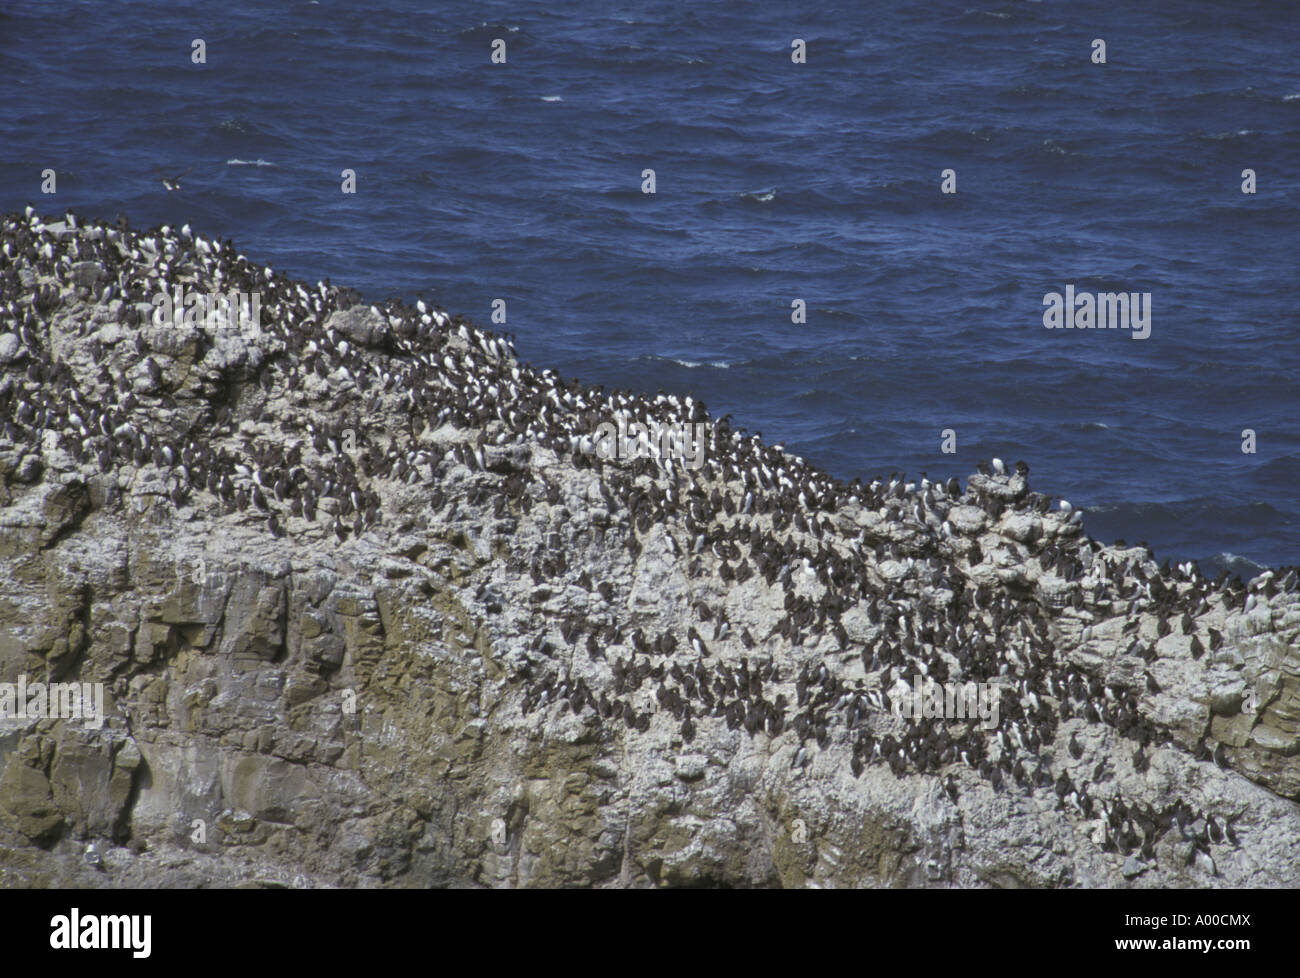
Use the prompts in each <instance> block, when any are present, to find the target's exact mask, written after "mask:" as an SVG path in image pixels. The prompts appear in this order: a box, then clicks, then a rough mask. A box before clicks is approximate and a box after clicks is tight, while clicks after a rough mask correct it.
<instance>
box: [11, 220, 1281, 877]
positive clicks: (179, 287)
mask: <svg viewBox="0 0 1300 978" xmlns="http://www.w3.org/2000/svg"><path fill="white" fill-rule="evenodd" d="M2 239H3V247H2V248H0V297H2V299H3V303H2V304H3V309H2V310H0V425H3V431H0V683H7V684H14V685H15V686H16V684H18V683H19V682H20V681H21V682H23V683H25V684H26V686H27V693H28V695H29V696H30V695H31V693H30V690H31V687H32V685H33V684H49V683H64V684H68V683H74V682H75V683H77V684H88V685H85V686H82V687H80V688H82V689H84V690H86V694H87V695H86V698H85V701H84V704H83V705H84V706H86V707H87V709H86V711H83V715H81V716H71V717H70V716H66V715H64V716H53V715H50V714H53V713H55V712H56V710H55V709H54V708H53V704H52V703H45V704H43V705H39V704H38V703H37V702H28V703H27V704H26V705H24V703H23V701H22V697H15V698H13V699H12V700H11V701H10V704H9V708H8V709H3V710H0V712H4V713H5V714H6V715H5V716H4V718H0V885H4V886H23V885H26V886H48V885H71V886H87V887H92V886H93V887H112V886H197V885H220V886H230V885H267V886H295V887H296V886H403V887H428V886H449V885H480V886H499V887H506V886H654V885H672V886H700V885H715V886H1136V887H1155V886H1295V885H1297V884H1300V808H1298V807H1297V801H1298V800H1300V757H1298V756H1297V752H1298V751H1300V598H1298V597H1297V593H1296V574H1295V571H1294V570H1287V569H1278V570H1277V571H1274V572H1269V573H1267V574H1264V575H1261V576H1260V577H1259V578H1256V579H1255V580H1253V581H1249V582H1241V581H1238V580H1228V579H1226V578H1223V577H1220V578H1219V579H1216V580H1207V579H1206V578H1204V577H1203V576H1202V575H1201V574H1200V573H1199V571H1198V569H1197V568H1195V567H1194V566H1184V567H1168V566H1165V567H1163V568H1162V567H1160V566H1158V564H1157V562H1156V560H1155V559H1154V558H1153V557H1152V555H1151V554H1150V553H1149V552H1148V551H1147V550H1146V549H1145V548H1143V547H1140V546H1139V547H1129V546H1124V545H1121V544H1116V545H1111V546H1103V545H1101V544H1099V543H1097V542H1095V541H1092V540H1090V539H1089V538H1088V537H1087V535H1086V534H1085V533H1084V531H1083V528H1082V525H1081V522H1080V519H1079V515H1078V513H1076V512H1071V511H1070V510H1069V508H1068V504H1058V503H1057V501H1056V500H1054V499H1053V498H1051V497H1048V496H1045V495H1042V494H1040V493H1038V492H1035V491H1034V490H1033V489H1031V488H1030V486H1029V479H1028V473H1027V466H1024V465H1023V464H1022V465H1020V466H1018V467H1016V468H1014V469H1012V468H1011V467H1008V466H1006V465H1003V464H1002V463H1000V462H997V463H994V465H993V467H992V468H988V469H987V470H986V471H985V472H981V473H980V474H976V475H972V476H971V477H970V479H969V480H968V482H967V484H966V485H965V486H962V485H961V484H960V482H959V481H958V480H955V479H953V480H949V481H948V482H946V483H935V484H930V483H929V482H928V480H918V481H917V482H916V483H915V484H914V483H911V482H909V481H907V480H906V478H904V477H893V478H889V477H882V478H881V479H880V480H879V481H875V482H862V481H860V480H854V481H853V482H843V481H841V480H838V479H835V478H832V477H831V476H830V475H827V474H825V473H822V472H819V471H818V470H816V469H815V468H814V467H812V466H810V465H807V464H806V463H805V462H803V460H801V459H799V458H797V457H795V456H793V455H790V454H788V453H785V452H784V451H782V450H781V449H780V448H779V447H777V446H771V445H765V444H763V443H762V442H761V441H760V440H758V439H756V438H751V437H748V436H747V435H746V434H745V433H744V432H743V431H740V430H737V429H734V428H732V427H731V425H730V423H729V422H728V421H727V420H715V419H713V418H712V417H711V416H710V415H709V414H708V412H707V411H706V410H705V408H704V406H703V405H702V404H700V403H698V402H696V401H694V400H692V399H690V398H679V397H668V396H664V395H659V396H657V397H649V396H641V395H636V394H632V393H628V392H621V391H604V390H601V389H599V388H588V387H584V386H582V385H581V384H579V383H578V382H577V381H572V382H569V381H565V380H564V379H562V378H559V377H557V376H556V375H555V374H553V373H552V372H550V371H541V370H536V369H534V368H532V367H529V366H527V365H526V364H523V363H522V362H520V361H519V360H518V358H517V357H516V355H515V353H514V349H513V346H512V345H511V343H510V342H509V340H508V339H507V338H506V337H502V336H494V335H491V334H489V333H486V332H484V331H481V330H479V329H476V328H474V327H473V326H471V325H469V324H468V323H465V322H464V321H463V320H461V319H459V317H449V316H448V315H447V314H446V313H444V312H442V311H441V310H439V309H435V308H429V307H426V306H424V304H423V303H421V304H420V305H418V306H417V307H415V308H411V307H407V306H403V305H401V304H400V303H395V302H385V303H383V304H377V305H370V304H369V303H367V302H364V301H362V300H361V299H360V297H359V296H357V295H356V294H355V293H352V292H350V291H348V290H346V289H340V288H338V287H335V286H333V285H331V284H329V283H328V282H326V283H318V284H317V285H310V284H307V283H302V282H296V281H293V280H291V279H289V278H288V277H286V276H284V275H283V274H280V273H276V272H274V271H273V270H271V269H268V268H265V267H263V266H261V265H259V264H255V263H253V262H251V261H249V260H247V259H246V258H245V256H243V255H241V254H240V253H238V252H237V251H236V249H235V248H234V246H233V245H232V244H231V243H230V242H222V241H217V240H209V239H204V238H203V237H201V236H200V235H197V234H195V233H194V232H192V231H191V230H190V229H189V228H188V227H185V228H181V229H173V228H154V229H150V230H148V231H143V232H136V231H134V230H132V229H131V228H129V227H128V226H127V225H126V224H125V222H119V223H118V224H116V225H110V224H100V223H94V222H89V221H86V220H84V219H78V218H77V217H76V216H74V215H65V216H63V217H60V218H58V219H50V218H42V217H40V216H39V215H36V214H34V213H27V214H14V215H9V216H8V217H6V218H4V222H3V234H2ZM232 292H238V293H241V294H242V297H241V296H236V297H235V298H234V301H233V302H228V301H226V300H225V299H222V300H220V301H217V300H212V301H208V302H207V304H206V306H205V305H204V302H203V301H202V300H196V301H195V303H194V305H191V304H190V300H189V299H188V296H189V295H192V294H197V295H200V296H214V295H216V294H222V295H226V296H228V295H229V294H230V293H232ZM160 295H166V296H167V297H168V299H167V300H166V301H159V296H160ZM172 305H175V307H176V308H175V309H172V308H170V307H171V306H172ZM241 306H242V308H241ZM194 308H198V309H200V310H201V311H202V310H206V311H207V312H209V313H212V316H211V318H207V317H206V316H203V315H199V316H198V318H197V319H196V318H195V317H193V316H192V317H191V318H190V320H189V321H188V322H186V321H185V317H184V314H183V313H182V312H181V310H182V309H185V310H189V309H194ZM240 311H242V312H243V313H244V317H243V318H242V319H241V318H240V316H239V315H238V312H240ZM173 312H174V313H175V314H176V315H175V320H173V318H172V313H173ZM634 422H639V423H642V424H643V425H644V426H645V427H646V428H647V429H648V430H651V431H661V430H667V429H672V430H674V431H676V432H677V433H678V434H680V435H683V436H685V437H686V439H687V440H686V441H683V440H681V439H679V440H678V441H676V442H674V441H671V440H666V441H664V442H661V443H656V444H653V445H650V444H644V443H643V444H642V445H641V451H640V452H639V453H638V451H637V445H636V442H635V441H620V440H619V439H614V440H613V441H610V440H609V439H608V438H607V437H605V435H604V434H602V432H606V433H607V432H608V430H609V428H602V425H606V426H611V425H612V426H613V427H614V428H615V429H617V430H620V431H622V430H627V428H628V426H629V424H631V423H634ZM696 426H699V427H698V428H697V427H696ZM633 430H635V429H633ZM693 431H699V432H701V433H702V434H703V442H702V443H701V444H700V445H699V446H698V447H700V448H701V449H702V452H701V454H700V455H699V457H698V458H696V459H694V460H693V461H688V459H687V458H685V457H684V453H681V452H676V453H675V452H674V451H673V450H672V448H673V446H676V447H678V448H680V447H682V445H684V444H687V443H688V440H689V436H690V433H691V432H693ZM611 446H613V448H614V451H613V452H612V453H611V451H610V450H609V449H610V447H611ZM629 448H631V449H632V450H631V451H628V449H629ZM661 449H666V450H661ZM647 452H648V453H649V454H648V455H647V454H646V453H647ZM638 454H640V455H641V456H642V457H632V456H635V455H638ZM675 454H676V455H677V457H673V456H674V455H675ZM620 455H622V456H623V457H619V456H620ZM696 463H698V464H696ZM956 683H975V684H978V687H979V689H980V691H981V694H984V693H987V692H989V691H993V692H994V693H995V694H996V695H997V699H996V700H995V702H996V704H997V706H998V709H997V711H996V713H997V715H996V716H988V715H987V714H986V715H985V716H977V717H975V718H970V717H967V718H953V717H942V716H939V717H936V716H925V715H922V716H920V717H916V718H907V717H906V716H902V715H900V710H899V707H900V704H902V703H906V702H907V701H908V696H907V692H908V691H909V690H928V689H933V688H935V687H936V686H937V687H938V688H940V689H942V688H944V687H945V685H946V686H948V687H951V686H952V685H953V684H956ZM92 689H94V690H99V691H100V692H101V693H102V697H103V716H102V718H99V719H100V721H101V722H96V718H94V717H88V716H86V715H84V713H85V712H93V711H89V707H88V704H89V703H90V702H92V698H91V695H90V691H91V690H92ZM35 699H36V700H39V699H40V697H35ZM5 703H6V701H5V699H4V691H3V689H0V707H3V706H4V704H5ZM65 712H66V711H65ZM43 714H44V715H43ZM990 721H993V722H990Z"/></svg>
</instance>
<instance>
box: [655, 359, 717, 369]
mask: <svg viewBox="0 0 1300 978" xmlns="http://www.w3.org/2000/svg"><path fill="white" fill-rule="evenodd" d="M647 359H649V360H660V361H662V362H664V363H675V364H677V366H679V367H685V368H686V369H687V370H694V369H696V368H697V367H714V368H716V369H718V370H730V369H731V364H729V363H726V362H725V361H723V360H678V359H677V358H676V357H647Z"/></svg>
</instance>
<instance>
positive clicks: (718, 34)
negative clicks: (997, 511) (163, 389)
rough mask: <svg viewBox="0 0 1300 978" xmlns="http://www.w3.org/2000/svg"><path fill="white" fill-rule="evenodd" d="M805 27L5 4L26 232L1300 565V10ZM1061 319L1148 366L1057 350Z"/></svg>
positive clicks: (1018, 14)
mask: <svg viewBox="0 0 1300 978" xmlns="http://www.w3.org/2000/svg"><path fill="white" fill-rule="evenodd" d="M530 6H532V7H533V9H528V8H529V7H530ZM811 6H812V5H793V4H782V3H714V4H693V5H688V4H666V3H643V4H633V3H626V4H617V3H598V2H590V0H588V2H576V3H571V4H560V5H557V7H556V8H555V9H547V8H545V7H538V6H536V5H524V4H506V3H498V2H488V3H476V4H441V3H435V4H416V3H411V2H402V0H378V2H373V3H368V4H345V3H333V2H319V3H318V2H306V0H292V2H288V3H284V4H278V5H255V4H247V3H222V4H203V5H178V4H173V3H155V2H139V3H136V2H133V3H123V4H102V3H62V4H57V5H56V4H48V3H23V2H18V3H10V4H7V5H6V7H5V8H4V9H3V10H0V71H2V72H3V75H4V77H5V78H6V82H5V87H4V94H5V96H6V97H5V98H4V99H2V100H0V133H3V141H2V144H0V145H2V146H3V148H2V149H0V209H3V210H6V211H8V210H16V209H20V208H21V207H23V206H25V205H26V204H28V203H30V204H33V205H34V206H36V207H37V208H38V209H39V210H41V211H42V212H43V213H48V214H60V213H62V211H63V210H65V209H72V210H76V211H78V212H80V213H84V214H86V215H88V216H94V217H107V218H112V217H114V216H115V215H117V214H118V213H122V214H125V215H127V216H128V217H129V218H130V220H131V221H132V222H133V223H134V224H136V225H138V226H147V225H156V224H163V223H170V224H172V225H177V224H180V223H185V222H188V223H189V224H191V225H192V226H193V227H194V229H195V231H196V232H197V233H200V234H203V235H206V236H209V237H213V236H216V237H223V238H227V237H228V238H233V239H234V240H235V242H236V244H237V245H238V246H239V248H240V249H241V251H243V252H244V253H245V254H247V255H248V256H250V257H251V258H254V259H256V260H260V261H264V262H266V263H268V264H270V265H273V266H274V267H275V268H276V269H279V270H283V271H285V272H288V273H289V274H291V275H293V276H301V277H304V278H308V279H310V280H312V281H316V280H318V279H323V278H326V277H329V278H330V279H331V281H332V282H334V283H335V284H339V285H349V286H353V287H355V288H357V289H359V290H360V291H361V292H362V294H363V295H364V296H366V297H367V298H369V299H372V300H380V299H383V298H385V297H387V296H400V297H404V298H407V299H411V300H414V299H415V298H416V297H417V296H420V295H422V296H423V297H424V298H425V299H426V300H429V301H431V302H436V303H438V304H440V305H442V306H443V307H445V308H446V309H448V310H449V311H452V312H460V313H463V314H465V315H466V316H468V317H469V318H471V319H473V320H474V321H476V322H478V323H481V324H483V325H486V326H489V327H492V328H496V329H499V330H504V331H506V332H509V333H512V334H513V335H514V337H515V341H516V346H517V348H518V351H519V353H520V355H521V356H522V357H523V358H525V359H527V360H529V361H531V362H532V363H534V364H535V365H538V366H551V367H554V368H556V369H557V370H559V371H560V372H561V373H562V374H563V375H565V376H566V377H570V376H577V377H580V378H581V379H582V380H583V381H584V382H587V383H592V384H595V383H601V384H604V385H605V386H606V387H607V388H615V387H617V388H632V389H636V390H642V391H648V392H654V391H656V390H660V389H662V390H664V391H666V392H678V393H686V392H690V393H693V394H694V395H695V396H696V397H698V398H700V399H702V400H703V401H704V402H705V403H706V404H707V405H708V407H709V409H710V410H711V411H712V412H713V413H714V415H715V416H719V417H720V416H723V415H731V418H732V421H733V423H734V424H736V425H738V426H743V427H745V428H747V429H748V430H749V431H751V432H755V431H761V432H762V434H763V437H764V438H765V439H766V440H768V441H770V442H779V443H781V444H783V445H784V446H785V448H786V449H787V450H788V451H792V452H795V453H797V454H800V455H802V456H803V457H805V458H806V459H808V460H809V461H811V462H814V463H816V464H818V465H820V466H822V467H823V468H825V469H827V470H828V471H830V472H831V473H833V474H834V475H837V476H839V477H842V478H845V479H850V478H852V477H853V476H857V475H861V476H864V477H874V476H885V477H888V475H889V474H890V473H891V472H906V473H907V475H908V476H909V478H913V477H915V478H919V477H920V475H921V474H922V473H925V474H927V475H928V476H929V477H930V478H931V479H936V478H947V477H948V476H950V475H957V476H959V477H961V478H962V479H963V480H964V479H965V477H966V476H967V475H968V474H969V473H971V472H972V471H974V470H975V467H976V463H977V462H978V461H979V460H981V459H987V458H989V457H991V456H994V455H996V456H1000V457H1001V458H1003V459H1005V460H1006V461H1007V462H1008V464H1011V463H1013V462H1015V461H1017V460H1020V459H1023V460H1024V461H1026V462H1027V463H1028V464H1029V466H1030V469H1031V474H1030V482H1031V484H1032V485H1033V487H1034V488H1035V489H1038V490H1039V491H1043V492H1048V493H1051V494H1053V495H1059V496H1064V497H1066V498H1068V499H1069V500H1070V502H1072V503H1073V504H1074V505H1075V506H1077V507H1082V508H1083V509H1085V510H1086V516H1085V525H1086V526H1087V529H1088V531H1089V532H1090V533H1091V534H1092V535H1093V536H1095V537H1098V538H1099V539H1102V540H1104V541H1113V540H1115V539H1118V538H1123V539H1125V540H1127V541H1128V542H1130V543H1132V542H1136V541H1139V540H1142V541H1146V542H1148V543H1149V544H1150V545H1151V546H1152V547H1153V548H1154V549H1155V551H1156V555H1157V558H1158V559H1161V560H1163V559H1164V558H1165V557H1170V558H1174V559H1176V560H1185V559H1192V558H1195V559H1198V560H1200V561H1201V564H1202V568H1203V569H1205V570H1210V571H1213V570H1217V569H1218V568H1220V567H1227V568H1228V569H1230V570H1232V571H1233V572H1235V573H1241V574H1242V575H1243V576H1246V575H1248V574H1251V573H1254V572H1255V571H1256V570H1257V569H1258V568H1259V567H1261V566H1264V565H1270V566H1271V565H1280V564H1291V563H1297V562H1300V520H1298V519H1297V517H1296V515H1295V506H1296V502H1297V495H1298V494H1297V492H1296V489H1295V487H1296V486H1297V484H1300V410H1297V408H1300V385H1298V383H1297V381H1298V380H1300V375H1298V372H1297V371H1298V368H1297V364H1298V363H1300V320H1298V319H1297V311H1296V310H1297V304H1296V302H1295V299H1294V297H1293V296H1292V295H1291V290H1292V288H1294V287H1295V279H1296V271H1297V267H1298V265H1300V263H1298V262H1297V254H1298V253H1300V249H1298V248H1297V244H1298V241H1300V58H1297V56H1296V55H1297V52H1300V6H1298V5H1296V4H1294V3H1292V2H1276V3H1263V2H1261V3H1205V2H1179V3H1159V4H1114V3H1098V2H1069V3H1063V2H1062V3H1057V2H1042V3H1033V2H1027V3H1019V2H1017V3H979V2H974V0H966V2H961V3H946V2H939V3H927V4H874V3H873V4H866V3H862V4H846V3H836V2H831V3H826V4H820V5H817V9H816V10H813V9H810V8H811ZM195 39H200V40H201V41H202V42H203V47H204V54H205V63H201V64H196V63H194V61H193V58H192V54H193V50H194V41H195ZM1097 39H1100V40H1102V41H1104V43H1105V63H1097V62H1096V60H1095V58H1096V52H1097V48H1096V46H1095V44H1094V41H1095V40H1097ZM797 41H802V42H803V45H802V48H803V53H804V55H805V57H804V59H803V63H797V60H796V58H794V57H792V55H794V54H796V53H797V50H798V48H799V45H798V44H797V43H796V42H797ZM498 42H500V43H498ZM494 50H496V51H497V52H498V55H497V57H498V61H499V60H500V59H501V57H502V55H503V56H504V61H503V63H494V62H493V52H494ZM46 169H52V170H54V171H55V174H56V180H57V193H55V194H53V195H47V194H43V193H42V192H41V191H42V186H41V184H42V171H44V170H46ZM344 170H351V171H353V172H354V173H355V187H356V193H354V194H345V193H343V192H342V185H343V182H344V181H343V171H344ZM648 170H652V171H653V179H654V191H655V192H654V193H653V194H651V193H646V192H644V189H645V188H646V186H647V179H648V177H647V173H646V171H648ZM1245 170H1251V171H1253V180H1254V183H1255V186H1254V190H1255V192H1254V193H1244V192H1243V183H1244V182H1246V180H1247V178H1246V177H1244V176H1243V171H1245ZM945 171H952V172H951V174H950V175H949V177H948V183H949V189H952V186H953V184H954V183H955V190H956V192H955V193H944V192H943V186H942V184H943V182H944V174H945ZM164 177H166V178H168V179H171V178H179V183H180V187H179V189H177V190H174V191H169V190H167V189H166V188H165V187H164V185H163V182H162V181H163V178H164ZM1067 286H1072V287H1073V289H1074V290H1075V291H1077V292H1079V293H1082V292H1089V293H1103V292H1124V293H1139V294H1141V293H1149V294H1150V309H1151V320H1150V335H1149V336H1147V337H1146V338H1145V339H1135V335H1136V334H1135V332H1134V331H1132V330H1126V329H1122V328H1120V329H1092V330H1084V329H1079V330H1075V329H1060V330H1051V329H1046V328H1044V324H1043V315H1044V309H1045V306H1044V300H1045V297H1046V296H1048V295H1049V294H1050V293H1053V292H1056V293H1064V292H1065V290H1066V287H1067ZM497 300H502V301H501V302H497ZM800 308H801V309H802V310H803V316H802V317H801V316H799V315H797V312H798V310H799V309H800ZM494 309H495V310H496V311H497V313H498V316H500V315H501V314H504V317H505V323H504V324H496V325H493V313H494ZM801 318H802V319H803V320H804V321H796V320H799V319H801ZM1246 432H1250V433H1251V434H1249V435H1248V434H1246ZM1243 446H1245V447H1248V448H1253V451H1250V452H1245V451H1243ZM945 448H947V449H951V451H945Z"/></svg>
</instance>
